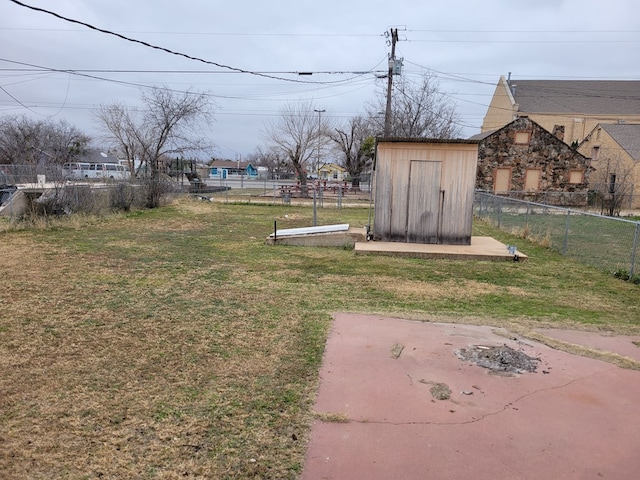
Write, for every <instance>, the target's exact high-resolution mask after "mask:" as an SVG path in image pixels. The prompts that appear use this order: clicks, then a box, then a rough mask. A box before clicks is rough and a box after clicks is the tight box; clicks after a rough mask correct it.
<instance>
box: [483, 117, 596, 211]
mask: <svg viewBox="0 0 640 480" xmlns="http://www.w3.org/2000/svg"><path fill="white" fill-rule="evenodd" d="M471 138H472V139H473V140H478V141H479V142H480V144H479V147H478V168H477V173H476V188H477V189H480V190H485V191H491V192H494V193H496V194H502V195H509V196H520V197H526V198H527V199H529V200H532V201H544V203H552V204H561V205H584V204H586V202H587V192H588V188H589V185H588V182H589V175H590V173H591V170H592V169H591V166H590V160H589V159H588V158H586V157H585V156H584V155H582V154H580V153H579V152H578V151H576V150H575V149H573V148H571V147H570V146H569V145H567V144H566V143H565V142H564V141H563V140H562V138H563V129H562V127H559V126H558V127H556V129H555V134H554V133H552V132H549V131H547V130H546V129H544V128H542V127H541V126H540V125H539V124H538V123H536V122H534V121H533V120H531V119H530V118H526V117H521V118H517V119H515V120H513V121H511V122H510V123H508V124H507V125H505V126H503V127H502V128H499V129H497V130H495V131H492V132H485V133H482V134H479V135H475V136H473V137H471Z"/></svg>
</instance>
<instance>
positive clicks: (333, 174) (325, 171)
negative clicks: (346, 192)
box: [318, 163, 348, 182]
mask: <svg viewBox="0 0 640 480" xmlns="http://www.w3.org/2000/svg"><path fill="white" fill-rule="evenodd" d="M347 176H348V172H347V169H346V168H343V167H341V166H340V165H336V164H335V163H325V164H324V165H322V167H320V168H319V169H318V177H319V179H320V180H325V181H327V182H342V181H344V180H346V179H347Z"/></svg>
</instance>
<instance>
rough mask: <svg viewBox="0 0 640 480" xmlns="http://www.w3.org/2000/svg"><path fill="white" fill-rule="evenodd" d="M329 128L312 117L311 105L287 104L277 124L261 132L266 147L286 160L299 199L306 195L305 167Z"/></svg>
mask: <svg viewBox="0 0 640 480" xmlns="http://www.w3.org/2000/svg"><path fill="white" fill-rule="evenodd" d="M329 125H330V122H329V121H328V120H327V118H326V116H325V117H320V115H316V109H315V108H314V104H313V103H312V102H305V101H302V102H298V103H290V104H287V105H286V106H285V107H284V108H283V109H282V110H281V111H280V117H279V118H278V120H277V121H276V122H274V123H270V124H267V125H266V126H265V128H264V134H265V136H266V138H267V140H268V141H269V143H271V145H272V146H273V147H274V148H275V149H276V150H278V151H280V152H281V153H282V154H284V155H285V156H286V158H287V160H288V161H289V162H290V164H291V166H292V167H293V169H294V170H295V172H296V175H297V177H298V179H299V180H300V187H301V191H302V194H303V195H306V194H307V165H308V164H309V163H310V162H311V161H312V159H313V154H314V153H317V151H318V150H317V149H318V148H320V147H321V144H322V143H323V142H326V140H327V139H326V137H325V136H323V135H322V132H326V131H328V130H329Z"/></svg>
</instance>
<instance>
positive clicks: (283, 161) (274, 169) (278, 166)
mask: <svg viewBox="0 0 640 480" xmlns="http://www.w3.org/2000/svg"><path fill="white" fill-rule="evenodd" d="M248 160H249V161H250V162H252V163H254V164H255V165H259V166H262V167H266V169H267V171H268V172H269V175H268V177H269V178H271V179H280V178H284V176H285V175H286V174H287V173H288V172H289V162H288V161H287V158H286V157H285V156H284V155H283V154H282V152H280V151H279V150H277V149H274V148H270V149H263V148H261V147H258V148H257V149H256V151H255V152H254V153H252V154H250V155H249V158H248Z"/></svg>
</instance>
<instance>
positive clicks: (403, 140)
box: [376, 137, 478, 145]
mask: <svg viewBox="0 0 640 480" xmlns="http://www.w3.org/2000/svg"><path fill="white" fill-rule="evenodd" d="M376 140H377V141H378V143H382V142H386V143H463V144H471V145H475V144H477V143H478V140H472V139H469V138H415V137H410V138H409V137H376Z"/></svg>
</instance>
